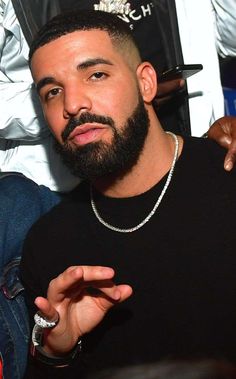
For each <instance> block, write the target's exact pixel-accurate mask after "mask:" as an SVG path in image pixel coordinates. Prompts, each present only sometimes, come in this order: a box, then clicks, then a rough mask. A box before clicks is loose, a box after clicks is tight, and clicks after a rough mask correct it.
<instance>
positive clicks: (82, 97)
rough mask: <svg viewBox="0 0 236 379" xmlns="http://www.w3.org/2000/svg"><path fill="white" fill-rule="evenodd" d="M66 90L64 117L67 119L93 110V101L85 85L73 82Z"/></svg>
mask: <svg viewBox="0 0 236 379" xmlns="http://www.w3.org/2000/svg"><path fill="white" fill-rule="evenodd" d="M64 91H65V92H64V107H63V117H64V118H65V119H68V118H71V117H75V116H78V115H79V114H80V113H82V112H83V111H90V110H91V107H92V102H91V99H90V96H89V95H88V94H87V92H86V90H85V88H84V87H83V86H81V85H78V84H76V83H72V84H70V85H69V86H68V87H67V88H65V90H64Z"/></svg>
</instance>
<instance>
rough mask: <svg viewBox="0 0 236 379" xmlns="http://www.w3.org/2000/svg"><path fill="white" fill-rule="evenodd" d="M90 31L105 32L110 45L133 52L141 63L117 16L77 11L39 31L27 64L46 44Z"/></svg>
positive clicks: (125, 25) (135, 48)
mask: <svg viewBox="0 0 236 379" xmlns="http://www.w3.org/2000/svg"><path fill="white" fill-rule="evenodd" d="M92 29H98V30H101V31H104V32H107V33H108V35H109V36H110V38H111V41H112V43H113V44H114V45H115V46H116V47H117V48H118V49H122V51H123V52H124V53H125V51H126V52H127V54H131V52H133V54H134V56H136V59H137V60H138V62H140V61H141V58H140V53H139V50H138V48H137V45H136V43H135V41H134V38H133V36H132V33H131V31H130V28H129V26H128V25H127V24H126V23H125V22H124V21H123V20H121V19H120V18H119V17H118V16H116V15H115V14H111V13H107V12H103V11H94V10H80V11H78V10H77V11H70V12H65V13H63V14H60V15H57V16H55V17H53V18H52V19H51V20H50V21H48V22H47V23H46V24H45V25H44V26H43V27H42V28H41V29H40V30H39V32H38V33H37V34H36V36H35V38H34V40H33V42H32V44H31V47H30V52H29V62H31V59H32V56H33V54H34V52H35V51H36V50H37V49H38V48H40V47H42V46H44V45H46V44H47V43H49V42H51V41H54V40H56V39H57V38H59V37H61V36H63V35H66V34H69V33H73V32H75V31H88V30H92Z"/></svg>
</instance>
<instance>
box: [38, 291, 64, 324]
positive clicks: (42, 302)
mask: <svg viewBox="0 0 236 379" xmlns="http://www.w3.org/2000/svg"><path fill="white" fill-rule="evenodd" d="M34 303H35V305H36V306H37V308H38V310H39V311H40V312H41V313H42V315H43V316H44V317H46V319H47V320H48V321H53V320H56V319H57V318H58V312H57V311H56V309H55V308H54V307H53V306H52V305H51V304H50V303H49V301H48V300H47V299H45V298H44V297H40V296H39V297H37V298H36V299H35V302H34Z"/></svg>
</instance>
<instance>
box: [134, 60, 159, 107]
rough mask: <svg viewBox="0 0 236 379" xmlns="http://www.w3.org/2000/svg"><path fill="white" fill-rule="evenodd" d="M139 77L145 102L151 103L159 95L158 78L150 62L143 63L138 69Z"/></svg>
mask: <svg viewBox="0 0 236 379" xmlns="http://www.w3.org/2000/svg"><path fill="white" fill-rule="evenodd" d="M137 77H138V81H139V87H140V91H141V94H142V97H143V100H144V101H146V102H148V103H149V102H151V101H152V100H153V99H154V97H155V96H156V93H157V77H156V72H155V69H154V67H153V66H152V65H151V63H149V62H142V63H141V64H140V65H139V66H138V68H137Z"/></svg>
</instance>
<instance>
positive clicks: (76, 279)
mask: <svg viewBox="0 0 236 379" xmlns="http://www.w3.org/2000/svg"><path fill="white" fill-rule="evenodd" d="M114 274H115V273H114V270H113V269H112V268H110V267H104V266H72V267H69V268H68V269H67V270H65V271H64V272H63V273H62V274H60V275H59V276H57V277H56V278H55V279H53V280H52V281H51V282H50V284H49V287H48V297H50V298H52V297H53V298H54V297H55V296H56V297H58V296H59V295H60V294H64V293H65V291H67V290H69V289H70V288H72V287H73V286H74V285H75V284H76V285H78V284H79V283H80V282H81V283H83V284H84V283H86V282H91V281H100V280H109V279H112V278H113V276H114Z"/></svg>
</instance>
